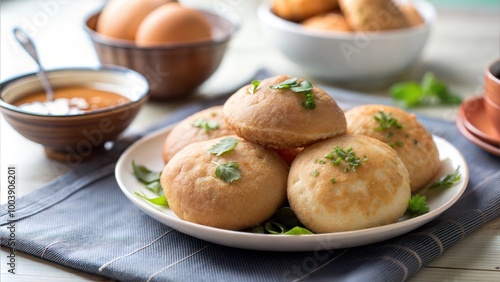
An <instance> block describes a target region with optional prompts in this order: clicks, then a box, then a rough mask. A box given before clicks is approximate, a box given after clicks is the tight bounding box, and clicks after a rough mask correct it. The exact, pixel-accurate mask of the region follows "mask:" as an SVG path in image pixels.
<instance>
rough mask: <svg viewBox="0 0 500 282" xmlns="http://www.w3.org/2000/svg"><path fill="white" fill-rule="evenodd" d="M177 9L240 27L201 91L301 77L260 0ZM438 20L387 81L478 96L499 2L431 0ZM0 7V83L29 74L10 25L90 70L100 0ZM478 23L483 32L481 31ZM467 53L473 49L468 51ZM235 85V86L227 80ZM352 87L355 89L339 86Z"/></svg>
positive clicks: (13, 2) (497, 41) (10, 1)
mask: <svg viewBox="0 0 500 282" xmlns="http://www.w3.org/2000/svg"><path fill="white" fill-rule="evenodd" d="M180 2H181V3H182V4H185V5H189V6H194V7H203V8H207V9H212V10H216V11H218V12H220V13H233V14H236V15H238V16H239V17H240V19H241V28H240V30H239V32H238V33H237V34H236V36H235V37H234V38H233V40H232V41H231V43H230V48H229V51H228V53H227V54H226V56H225V58H224V60H223V62H222V65H221V66H220V68H219V69H218V71H217V72H216V73H215V74H214V75H213V76H212V78H211V79H210V80H209V81H207V82H206V83H205V84H204V85H203V86H202V88H201V89H200V92H204V93H211V92H217V91H220V90H221V89H224V88H230V86H232V85H236V84H238V83H240V80H244V79H248V78H249V77H251V76H252V74H253V73H254V72H255V70H256V69H258V68H259V67H267V68H268V69H270V70H271V71H272V72H274V73H287V74H290V75H303V73H302V72H301V70H300V68H299V67H298V66H297V65H295V64H293V63H292V62H291V61H289V60H288V59H287V58H285V57H284V56H283V55H282V54H281V53H280V52H279V51H277V50H274V49H272V48H270V45H269V44H268V42H266V41H265V40H264V39H263V38H262V36H261V30H260V26H259V22H258V20H257V17H256V9H257V6H258V5H259V3H260V2H261V1H260V0H183V1H180ZM429 2H431V3H433V4H434V5H435V7H436V9H437V13H438V20H437V22H436V24H435V26H434V27H433V29H432V33H431V37H430V38H429V41H428V43H427V46H426V47H425V49H424V51H423V54H422V57H421V59H420V60H419V62H418V63H417V64H416V65H415V66H414V67H412V68H411V69H410V70H408V71H407V72H404V73H401V75H398V76H397V77H394V81H398V80H407V79H420V77H421V76H422V74H423V73H424V72H426V71H433V72H434V73H435V74H436V75H437V76H438V77H439V78H441V79H443V80H444V81H446V82H448V83H449V84H450V87H451V88H452V89H453V90H454V91H455V92H457V93H458V94H459V95H462V96H469V95H473V94H474V93H478V92H480V91H481V87H482V78H483V71H484V69H485V68H486V66H487V65H488V64H489V63H490V62H491V61H493V60H494V59H495V58H498V57H500V1H499V0H477V1H473V0H430V1H429ZM0 3H1V9H0V19H1V20H0V21H1V22H0V27H1V30H0V35H1V48H0V62H1V65H0V80H2V81H4V80H5V79H7V78H9V77H12V76H16V75H18V74H22V73H26V72H32V71H34V70H36V65H35V64H34V62H33V61H32V60H31V58H29V56H27V55H26V54H25V53H24V51H22V50H21V48H19V46H18V45H17V43H15V42H14V40H13V39H12V33H11V30H12V27H13V26H15V25H18V26H21V27H23V28H24V29H25V30H26V31H28V32H29V33H30V34H31V35H32V37H33V39H34V40H35V41H36V43H37V45H38V49H39V54H40V57H41V61H42V64H43V65H44V66H45V67H46V68H49V69H50V68H58V67H66V66H95V65H98V60H97V56H96V54H95V51H94V49H93V47H92V45H91V43H90V40H89V38H88V36H87V35H86V34H85V32H84V31H83V28H82V25H83V21H84V19H85V17H86V16H87V15H88V14H89V13H91V12H92V11H95V10H97V9H99V8H100V7H102V6H103V5H104V4H105V3H106V1H104V0H2V1H1V2H0ZM485 26H487V27H489V28H484V27H485ZM471 50H473V51H471ZM233 82H234V83H233ZM342 86H343V87H347V88H352V89H357V86H356V85H347V86H345V85H342ZM361 90H362V91H363V92H369V93H374V94H379V95H385V94H387V85H382V86H375V85H374V86H373V87H368V88H366V87H363V88H362V89H361Z"/></svg>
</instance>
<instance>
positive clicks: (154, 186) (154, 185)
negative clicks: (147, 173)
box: [146, 181, 163, 196]
mask: <svg viewBox="0 0 500 282" xmlns="http://www.w3.org/2000/svg"><path fill="white" fill-rule="evenodd" d="M146 189H148V190H149V191H151V192H153V193H155V194H156V195H158V196H161V195H163V189H162V187H161V184H160V181H153V182H151V183H148V184H146Z"/></svg>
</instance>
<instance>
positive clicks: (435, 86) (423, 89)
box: [390, 72, 462, 108]
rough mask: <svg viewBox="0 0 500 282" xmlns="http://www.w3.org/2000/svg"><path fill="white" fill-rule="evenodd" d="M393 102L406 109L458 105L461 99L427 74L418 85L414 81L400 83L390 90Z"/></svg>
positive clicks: (433, 76) (429, 73)
mask: <svg viewBox="0 0 500 282" xmlns="http://www.w3.org/2000/svg"><path fill="white" fill-rule="evenodd" d="M390 92H391V95H392V97H393V98H394V99H395V100H398V101H400V102H402V103H403V105H404V106H405V107H407V108H411V107H416V106H426V105H435V104H444V105H458V104H460V103H461V102H462V98H460V97H459V96H458V95H456V94H453V93H451V92H450V91H449V89H448V87H447V86H446V84H445V83H444V82H442V81H439V80H438V79H437V78H436V76H435V75H434V74H433V73H431V72H428V73H426V74H425V75H424V77H423V78H422V81H421V82H420V84H419V83H417V82H415V81H409V82H400V83H397V84H395V85H393V86H392V87H391V89H390Z"/></svg>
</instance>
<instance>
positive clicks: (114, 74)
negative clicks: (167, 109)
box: [0, 66, 149, 165]
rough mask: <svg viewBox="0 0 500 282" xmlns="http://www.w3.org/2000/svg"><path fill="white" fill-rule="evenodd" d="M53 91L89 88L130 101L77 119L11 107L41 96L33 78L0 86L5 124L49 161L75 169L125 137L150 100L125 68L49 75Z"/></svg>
mask: <svg viewBox="0 0 500 282" xmlns="http://www.w3.org/2000/svg"><path fill="white" fill-rule="evenodd" d="M47 76H48V78H49V80H50V83H51V85H52V86H53V88H55V89H57V88H62V87H73V86H82V87H91V88H96V89H103V90H107V91H109V92H114V93H117V94H120V95H123V96H125V97H126V98H128V99H129V100H130V102H127V103H125V104H121V105H118V106H116V107H111V108H106V109H101V110H96V111H92V112H86V113H82V114H74V115H45V114H36V113H32V112H27V111H25V110H23V109H21V108H19V107H16V106H13V105H12V104H11V103H13V102H15V101H16V100H19V99H20V98H21V97H24V96H26V95H29V94H31V93H34V92H39V91H43V87H42V85H41V83H40V81H39V79H38V78H37V76H36V74H35V73H31V74H27V75H22V76H19V77H15V78H12V79H10V80H8V81H5V82H3V83H2V84H1V85H0V87H1V88H0V89H1V96H0V98H1V99H0V107H1V108H0V109H1V111H2V114H3V116H4V117H5V120H6V121H7V122H8V123H9V124H10V125H11V126H12V127H13V128H14V129H15V130H16V131H17V132H19V133H20V134H21V135H23V136H24V137H26V138H27V139H29V140H31V141H33V142H36V143H39V144H41V145H43V147H44V149H45V152H46V154H47V156H48V157H50V158H53V159H57V160H61V161H65V162H66V163H67V164H68V165H75V164H78V163H80V162H81V161H83V160H84V159H87V158H89V157H91V156H92V155H94V154H95V153H97V152H100V151H101V150H102V149H103V148H104V144H105V143H106V142H108V141H110V140H113V139H115V138H116V137H117V136H118V135H119V134H120V133H122V132H123V131H124V130H125V129H126V128H127V127H128V126H129V124H130V123H131V122H132V120H133V119H134V118H135V116H136V115H137V113H138V111H139V109H140V107H141V105H142V104H143V103H144V102H145V101H146V100H147V98H148V95H147V92H148V89H149V86H148V82H147V80H146V79H145V78H144V76H142V75H141V74H139V73H137V72H135V71H132V70H129V69H125V68H122V67H110V66H103V67H100V68H99V69H83V68H69V69H58V70H51V71H48V72H47Z"/></svg>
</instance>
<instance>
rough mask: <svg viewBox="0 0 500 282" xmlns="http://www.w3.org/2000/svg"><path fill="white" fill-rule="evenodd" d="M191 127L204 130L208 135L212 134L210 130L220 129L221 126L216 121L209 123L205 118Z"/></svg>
mask: <svg viewBox="0 0 500 282" xmlns="http://www.w3.org/2000/svg"><path fill="white" fill-rule="evenodd" d="M191 125H192V126H194V127H198V128H201V129H203V131H205V132H206V133H208V132H210V130H216V129H219V124H218V123H217V122H216V121H207V120H205V119H204V118H201V119H199V120H196V121H195V122H193V123H192V124H191Z"/></svg>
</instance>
